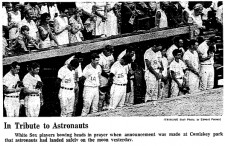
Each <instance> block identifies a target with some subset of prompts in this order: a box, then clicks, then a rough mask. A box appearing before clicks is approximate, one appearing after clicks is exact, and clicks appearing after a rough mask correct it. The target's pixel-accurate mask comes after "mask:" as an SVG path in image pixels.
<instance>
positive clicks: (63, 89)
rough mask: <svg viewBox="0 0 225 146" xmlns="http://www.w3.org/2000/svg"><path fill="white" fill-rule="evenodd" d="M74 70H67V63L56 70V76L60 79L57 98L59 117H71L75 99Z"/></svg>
mask: <svg viewBox="0 0 225 146" xmlns="http://www.w3.org/2000/svg"><path fill="white" fill-rule="evenodd" d="M74 74H75V71H74V70H72V71H71V70H69V68H68V66H67V65H64V66H63V67H61V68H60V69H59V71H58V78H60V79H61V84H60V90H59V100H60V106H61V117H71V116H72V114H73V109H74V100H75V92H74V88H75V81H74V79H75V78H74Z"/></svg>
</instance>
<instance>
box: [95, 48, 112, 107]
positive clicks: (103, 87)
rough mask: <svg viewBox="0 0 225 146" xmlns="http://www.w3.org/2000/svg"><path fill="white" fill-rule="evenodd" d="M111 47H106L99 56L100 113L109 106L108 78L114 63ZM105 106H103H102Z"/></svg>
mask: <svg viewBox="0 0 225 146" xmlns="http://www.w3.org/2000/svg"><path fill="white" fill-rule="evenodd" d="M112 49H113V48H112V46H110V45H107V46H105V48H104V49H103V52H102V53H101V54H99V65H100V66H101V68H102V73H101V76H100V88H99V104H98V108H99V109H98V110H99V111H102V110H103V108H104V109H107V108H108V105H107V104H109V101H108V100H109V98H108V97H109V88H110V87H109V85H108V78H109V74H110V68H111V66H112V64H113V63H114V57H113V55H112V51H111V50H112ZM104 104H105V106H104Z"/></svg>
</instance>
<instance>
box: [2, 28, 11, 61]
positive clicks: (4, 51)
mask: <svg viewBox="0 0 225 146" xmlns="http://www.w3.org/2000/svg"><path fill="white" fill-rule="evenodd" d="M6 33H8V28H7V26H4V25H3V26H2V55H3V57H6V56H8V51H9V48H8V42H7V40H6V38H5V34H6Z"/></svg>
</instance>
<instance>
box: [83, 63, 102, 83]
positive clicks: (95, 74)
mask: <svg viewBox="0 0 225 146" xmlns="http://www.w3.org/2000/svg"><path fill="white" fill-rule="evenodd" d="M101 73H102V69H101V67H100V65H97V67H96V68H94V67H93V66H92V65H91V63H90V64H88V65H87V66H86V67H85V68H84V71H83V76H84V77H85V78H86V80H85V82H84V86H91V87H96V86H99V85H100V81H99V78H100V75H101Z"/></svg>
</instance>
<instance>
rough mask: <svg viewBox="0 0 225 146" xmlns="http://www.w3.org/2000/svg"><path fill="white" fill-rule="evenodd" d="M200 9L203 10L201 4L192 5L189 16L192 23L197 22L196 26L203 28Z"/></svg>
mask: <svg viewBox="0 0 225 146" xmlns="http://www.w3.org/2000/svg"><path fill="white" fill-rule="evenodd" d="M202 10H203V6H202V4H196V5H195V6H194V10H192V11H191V14H190V17H191V18H192V19H193V21H194V24H197V26H198V28H200V29H205V26H204V25H203V22H202V16H201V14H202Z"/></svg>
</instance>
